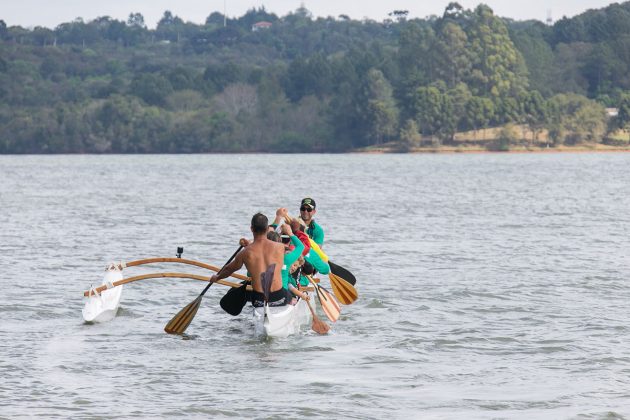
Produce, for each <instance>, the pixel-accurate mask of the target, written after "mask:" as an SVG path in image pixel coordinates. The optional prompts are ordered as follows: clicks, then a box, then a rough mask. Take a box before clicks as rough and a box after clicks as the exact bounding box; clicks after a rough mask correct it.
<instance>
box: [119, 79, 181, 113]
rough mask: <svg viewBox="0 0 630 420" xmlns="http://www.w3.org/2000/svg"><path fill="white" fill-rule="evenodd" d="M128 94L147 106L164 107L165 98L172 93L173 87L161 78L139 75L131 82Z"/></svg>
mask: <svg viewBox="0 0 630 420" xmlns="http://www.w3.org/2000/svg"><path fill="white" fill-rule="evenodd" d="M129 92H130V93H131V94H132V95H135V96H137V97H138V98H141V99H142V100H144V101H145V102H146V103H147V104H149V105H158V106H164V105H165V104H166V97H167V96H168V95H170V94H171V93H172V92H173V87H172V86H171V84H170V83H169V81H168V80H167V79H166V78H164V77H163V76H160V75H158V74H152V73H140V74H139V75H138V76H136V77H135V78H134V79H133V80H132V82H131V85H130V86H129Z"/></svg>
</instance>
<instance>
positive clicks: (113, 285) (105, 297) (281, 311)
mask: <svg viewBox="0 0 630 420" xmlns="http://www.w3.org/2000/svg"><path fill="white" fill-rule="evenodd" d="M164 262H175V263H181V264H188V265H194V266H197V267H201V268H206V269H209V270H212V271H215V272H218V271H219V267H215V266H212V265H209V264H205V263H201V262H199V261H193V260H186V259H182V258H150V259H144V260H137V261H133V262H129V263H124V262H120V263H111V264H109V265H108V266H107V268H106V273H105V277H104V278H103V282H102V285H101V286H99V287H92V288H91V289H90V290H87V291H85V292H84V296H85V297H87V300H86V302H85V306H84V308H83V311H82V313H83V319H84V320H85V321H86V322H90V323H99V322H107V321H110V320H112V319H113V318H114V317H115V316H116V314H117V312H118V308H119V305H120V301H121V297H122V288H123V285H124V284H127V283H131V282H135V281H139V280H145V279H151V278H153V279H155V278H186V279H194V280H201V281H205V282H208V281H209V280H210V277H207V276H200V275H196V274H189V273H170V272H162V273H151V274H143V275H139V276H134V277H129V278H126V279H125V278H123V274H122V271H123V270H124V269H125V268H127V267H133V266H138V265H144V264H150V263H164ZM233 277H235V278H237V279H241V280H246V281H247V280H251V279H250V278H249V277H246V276H243V275H240V274H234V275H233ZM217 283H219V284H222V285H225V286H229V287H240V286H241V285H240V284H239V283H234V282H230V281H226V280H219V281H217ZM247 287H248V289H250V290H251V286H247ZM304 290H307V291H308V290H312V287H309V288H304ZM252 320H253V325H254V333H255V334H256V335H257V336H260V335H266V336H268V337H287V336H289V335H292V334H296V333H297V332H299V331H300V328H301V327H302V326H303V325H306V324H308V323H309V321H310V320H311V313H310V312H309V309H308V306H307V304H306V302H305V301H303V300H302V299H300V300H298V303H297V304H296V305H284V306H279V307H269V306H265V307H263V308H252Z"/></svg>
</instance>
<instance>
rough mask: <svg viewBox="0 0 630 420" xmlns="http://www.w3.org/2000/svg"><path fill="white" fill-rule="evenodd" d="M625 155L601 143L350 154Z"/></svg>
mask: <svg viewBox="0 0 630 420" xmlns="http://www.w3.org/2000/svg"><path fill="white" fill-rule="evenodd" d="M589 152H596V153H627V152H630V146H608V145H604V144H601V143H593V144H582V145H578V146H559V147H522V146H521V147H519V146H514V147H510V148H509V149H507V150H490V149H487V148H485V147H475V146H438V147H412V148H410V149H408V150H400V149H399V148H397V147H396V146H395V145H383V146H380V147H376V146H372V147H365V148H361V149H355V150H353V151H352V152H351V153H359V154H388V153H392V154H406V153H411V154H455V153H478V154H480V153H488V154H501V153H589Z"/></svg>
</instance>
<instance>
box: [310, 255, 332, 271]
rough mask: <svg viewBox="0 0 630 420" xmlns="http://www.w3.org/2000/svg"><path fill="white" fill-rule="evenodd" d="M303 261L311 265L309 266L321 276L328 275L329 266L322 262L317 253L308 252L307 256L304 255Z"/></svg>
mask: <svg viewBox="0 0 630 420" xmlns="http://www.w3.org/2000/svg"><path fill="white" fill-rule="evenodd" d="M304 259H305V260H306V261H308V262H309V263H311V265H312V266H313V267H315V270H317V271H318V272H320V273H322V274H328V273H330V266H329V265H328V263H327V262H325V261H324V260H322V259H321V258H320V256H319V255H318V254H317V252H315V251H311V252H309V253H308V254H306V256H305V257H304Z"/></svg>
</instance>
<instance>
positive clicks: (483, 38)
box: [467, 5, 527, 97]
mask: <svg viewBox="0 0 630 420" xmlns="http://www.w3.org/2000/svg"><path fill="white" fill-rule="evenodd" d="M467 35H468V40H469V44H468V51H469V52H470V56H471V57H472V72H471V77H470V79H468V80H467V82H468V85H469V86H470V88H471V90H472V92H473V94H475V95H477V96H492V97H514V96H517V95H518V94H520V93H521V92H522V91H523V90H525V89H526V88H527V76H526V72H527V69H526V67H525V62H524V60H523V57H522V56H521V54H520V53H519V52H518V50H517V49H516V48H515V47H514V44H513V43H512V40H511V39H510V36H509V34H508V31H507V27H506V26H505V24H504V23H503V21H502V20H501V19H499V18H498V17H496V16H494V14H493V12H492V9H490V8H489V7H488V6H485V5H479V6H477V8H476V9H475V11H474V14H473V17H472V21H471V24H470V27H469V29H468V33H467Z"/></svg>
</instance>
